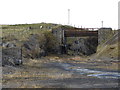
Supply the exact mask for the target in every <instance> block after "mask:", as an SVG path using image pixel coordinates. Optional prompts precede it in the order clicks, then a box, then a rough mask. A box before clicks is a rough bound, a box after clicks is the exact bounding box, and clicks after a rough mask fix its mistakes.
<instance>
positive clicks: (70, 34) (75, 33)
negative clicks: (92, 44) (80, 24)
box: [64, 30, 98, 37]
mask: <svg viewBox="0 0 120 90" xmlns="http://www.w3.org/2000/svg"><path fill="white" fill-rule="evenodd" d="M64 35H65V37H84V36H98V31H80V30H65V32H64Z"/></svg>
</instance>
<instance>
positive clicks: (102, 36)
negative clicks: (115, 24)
mask: <svg viewBox="0 0 120 90" xmlns="http://www.w3.org/2000/svg"><path fill="white" fill-rule="evenodd" d="M112 36H113V31H112V28H100V29H99V30H98V44H102V43H105V42H106V41H107V40H108V39H109V38H111V37H112Z"/></svg>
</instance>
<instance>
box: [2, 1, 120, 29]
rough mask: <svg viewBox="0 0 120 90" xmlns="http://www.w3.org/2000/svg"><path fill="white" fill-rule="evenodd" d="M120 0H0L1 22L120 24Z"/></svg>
mask: <svg viewBox="0 0 120 90" xmlns="http://www.w3.org/2000/svg"><path fill="white" fill-rule="evenodd" d="M118 1H120V0H0V11H1V13H0V24H24V23H40V22H46V23H58V24H67V23H68V9H70V24H71V25H75V26H77V27H78V26H79V27H81V26H82V27H87V28H95V27H101V26H102V25H101V21H104V24H103V25H104V27H112V28H113V29H114V28H115V29H117V28H118Z"/></svg>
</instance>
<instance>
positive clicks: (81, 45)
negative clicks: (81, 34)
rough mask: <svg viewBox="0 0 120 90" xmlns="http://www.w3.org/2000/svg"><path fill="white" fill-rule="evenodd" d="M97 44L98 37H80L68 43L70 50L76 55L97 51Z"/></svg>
mask: <svg viewBox="0 0 120 90" xmlns="http://www.w3.org/2000/svg"><path fill="white" fill-rule="evenodd" d="M97 45H98V42H97V38H79V39H78V40H75V41H74V42H73V43H72V44H71V45H68V50H70V51H72V52H73V54H74V55H81V54H83V55H91V54H93V53H95V52H96V50H97ZM70 51H69V52H70ZM69 52H68V53H69Z"/></svg>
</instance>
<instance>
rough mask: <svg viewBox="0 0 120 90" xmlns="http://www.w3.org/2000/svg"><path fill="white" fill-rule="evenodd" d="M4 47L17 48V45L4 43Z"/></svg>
mask: <svg viewBox="0 0 120 90" xmlns="http://www.w3.org/2000/svg"><path fill="white" fill-rule="evenodd" d="M2 47H7V48H14V47H16V45H15V44H14V43H10V42H6V43H2Z"/></svg>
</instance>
